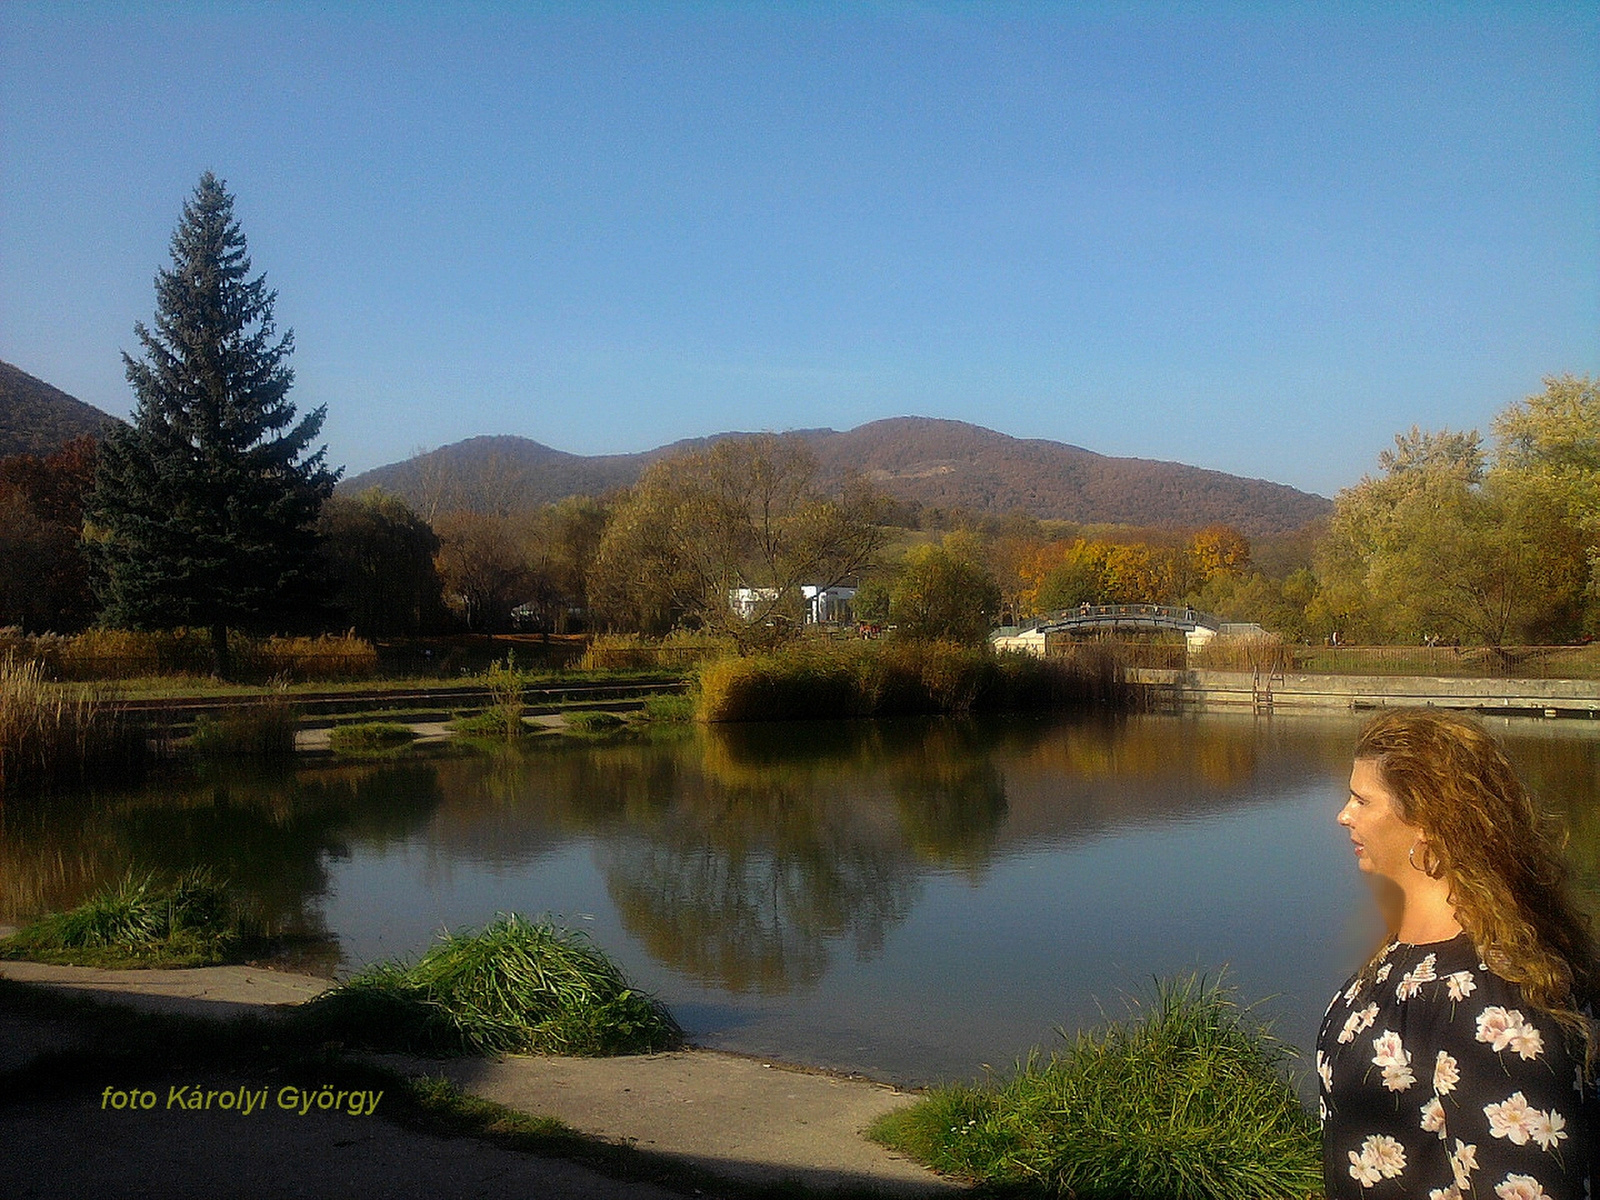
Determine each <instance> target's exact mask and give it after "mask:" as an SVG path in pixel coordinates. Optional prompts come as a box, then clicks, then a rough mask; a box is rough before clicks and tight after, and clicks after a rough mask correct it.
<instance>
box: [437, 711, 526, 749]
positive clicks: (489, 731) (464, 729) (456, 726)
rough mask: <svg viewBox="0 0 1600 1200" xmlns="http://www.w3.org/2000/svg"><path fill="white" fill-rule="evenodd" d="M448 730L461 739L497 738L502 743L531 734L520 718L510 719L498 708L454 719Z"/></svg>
mask: <svg viewBox="0 0 1600 1200" xmlns="http://www.w3.org/2000/svg"><path fill="white" fill-rule="evenodd" d="M513 720H514V721H515V723H514V724H513ZM450 728H451V729H453V730H455V732H457V733H459V734H461V735H462V736H463V737H470V738H499V739H500V740H502V741H509V740H511V739H513V738H518V737H522V736H523V735H525V734H528V733H531V732H533V731H532V730H530V729H529V728H528V726H527V725H526V724H525V723H524V722H523V720H522V718H521V716H518V717H516V718H512V717H510V716H509V715H508V714H507V713H506V711H505V710H504V709H499V708H488V709H485V710H484V711H483V712H480V713H473V714H472V715H471V716H468V717H456V718H454V719H453V720H452V721H451V722H450Z"/></svg>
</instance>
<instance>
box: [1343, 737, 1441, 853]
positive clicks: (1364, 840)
mask: <svg viewBox="0 0 1600 1200" xmlns="http://www.w3.org/2000/svg"><path fill="white" fill-rule="evenodd" d="M1339 824H1341V825H1343V826H1344V827H1345V828H1346V829H1348V830H1349V831H1350V840H1351V842H1353V843H1354V844H1355V852H1356V865H1357V866H1359V867H1360V868H1361V869H1362V870H1363V871H1365V872H1367V873H1368V874H1370V875H1380V876H1382V877H1384V878H1385V879H1392V880H1395V881H1396V882H1398V881H1399V880H1401V879H1403V878H1404V877H1405V876H1406V874H1407V873H1408V872H1413V871H1414V870H1415V868H1413V867H1412V866H1411V864H1410V862H1409V861H1407V856H1408V855H1409V854H1410V853H1411V848H1412V847H1413V846H1415V845H1416V844H1417V843H1418V842H1420V841H1421V840H1422V830H1421V829H1420V828H1418V827H1417V826H1415V825H1408V824H1406V823H1405V822H1404V821H1402V820H1401V819H1400V811H1399V808H1398V806H1397V805H1396V804H1395V799H1394V794H1393V793H1392V792H1390V791H1389V788H1388V787H1387V786H1386V785H1385V784H1384V782H1383V775H1382V773H1381V772H1380V771H1379V769H1378V762H1377V760H1376V759H1372V758H1358V759H1356V761H1355V764H1354V765H1353V766H1352V767H1351V768H1350V799H1349V800H1348V801H1346V802H1345V806H1344V807H1343V808H1342V809H1340V810H1339Z"/></svg>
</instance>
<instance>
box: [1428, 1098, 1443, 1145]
mask: <svg viewBox="0 0 1600 1200" xmlns="http://www.w3.org/2000/svg"><path fill="white" fill-rule="evenodd" d="M1422 1127H1423V1128H1424V1129H1426V1130H1427V1131H1428V1132H1429V1133H1437V1134H1438V1135H1439V1140H1440V1141H1441V1142H1442V1141H1444V1140H1445V1138H1446V1136H1448V1135H1447V1134H1446V1133H1445V1128H1444V1105H1442V1104H1440V1103H1439V1097H1437V1096H1431V1097H1429V1099H1428V1102H1427V1103H1426V1104H1424V1105H1423V1106H1422Z"/></svg>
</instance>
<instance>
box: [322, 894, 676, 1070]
mask: <svg viewBox="0 0 1600 1200" xmlns="http://www.w3.org/2000/svg"><path fill="white" fill-rule="evenodd" d="M301 1019H303V1020H304V1021H306V1022H308V1023H310V1026H311V1028H312V1030H313V1031H314V1032H315V1033H316V1034H317V1035H318V1036H323V1037H333V1038H338V1039H341V1040H344V1041H346V1042H349V1043H352V1044H359V1045H363V1046H367V1047H370V1048H372V1049H378V1050H409V1051H413V1052H420V1053H447V1054H462V1053H485V1054H498V1053H532V1054H583V1055H602V1054H646V1053H652V1052H654V1051H658V1050H666V1049H670V1048H672V1047H674V1046H677V1045H680V1044H681V1043H682V1041H683V1031H682V1030H681V1029H680V1028H679V1027H678V1023H677V1022H676V1021H674V1020H673V1019H672V1016H671V1014H670V1013H668V1012H667V1010H666V1008H665V1007H664V1006H663V1005H662V1004H661V1002H660V1001H658V1000H656V999H655V998H654V997H652V996H649V995H646V994H645V993H643V992H639V991H637V990H635V989H634V988H632V987H631V986H630V985H629V984H628V981H627V980H626V979H625V978H624V977H623V974H622V971H621V970H620V969H619V968H618V967H617V965H616V964H615V963H613V962H612V961H611V959H609V958H608V957H607V956H606V955H605V953H604V952H602V951H601V950H600V949H598V948H597V947H596V946H594V945H593V944H592V943H591V942H590V941H589V940H588V938H586V937H585V936H584V935H583V934H581V933H578V932H575V931H572V930H564V929H558V928H556V927H555V926H553V925H550V924H546V923H542V922H532V921H528V920H526V919H525V918H523V917H520V916H517V915H516V914H514V913H513V914H510V915H504V914H503V915H501V916H499V917H497V918H496V919H495V920H494V921H493V922H491V923H490V924H489V925H488V926H487V927H486V928H484V929H483V930H482V931H481V932H471V931H467V932H462V933H456V934H446V935H444V936H443V937H442V938H441V940H440V941H439V942H438V943H437V944H436V945H435V946H434V947H433V948H432V949H431V950H429V951H428V952H427V953H426V954H425V955H423V957H422V958H421V960H420V961H418V962H417V963H415V964H414V965H410V966H407V965H405V964H403V963H399V962H393V961H390V962H382V963H377V964H374V965H373V966H370V967H368V968H367V969H366V970H364V971H362V972H361V973H360V974H358V975H356V976H355V977H353V978H352V979H350V980H349V981H348V982H347V983H345V984H343V985H341V986H339V987H337V988H334V989H332V990H331V991H328V992H325V993H323V994H322V995H321V996H319V997H317V998H316V999H315V1000H314V1001H312V1002H311V1003H310V1004H308V1005H306V1006H305V1008H304V1010H303V1012H302V1015H301Z"/></svg>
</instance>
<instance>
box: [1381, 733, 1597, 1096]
mask: <svg viewBox="0 0 1600 1200" xmlns="http://www.w3.org/2000/svg"><path fill="white" fill-rule="evenodd" d="M1355 756H1356V758H1358V759H1370V760H1372V761H1374V762H1376V763H1377V766H1378V771H1379V773H1380V774H1381V776H1382V778H1383V782H1384V784H1385V785H1386V786H1387V787H1388V789H1389V791H1390V792H1391V793H1392V794H1393V796H1394V800H1395V806H1396V808H1397V810H1398V812H1399V815H1400V818H1401V820H1403V821H1405V822H1406V823H1407V824H1408V825H1414V826H1417V827H1418V828H1420V829H1421V830H1422V832H1423V835H1424V836H1425V838H1426V847H1425V849H1424V850H1423V851H1422V852H1421V854H1419V856H1418V859H1419V861H1417V862H1416V863H1415V865H1416V866H1418V867H1419V868H1422V869H1424V870H1426V871H1427V872H1428V873H1429V874H1430V875H1433V876H1434V877H1435V878H1442V879H1444V880H1445V882H1446V884H1447V885H1448V886H1449V889H1450V902H1451V904H1453V905H1454V906H1455V914H1456V920H1457V921H1459V922H1460V924H1461V928H1462V929H1464V930H1465V931H1466V932H1467V934H1468V935H1469V936H1470V937H1471V938H1472V941H1473V944H1474V945H1475V946H1476V947H1477V949H1478V953H1479V954H1480V955H1482V956H1483V961H1484V962H1486V963H1488V964H1489V966H1490V967H1491V968H1492V969H1493V970H1494V972H1495V974H1497V975H1499V976H1500V977H1501V978H1503V979H1506V980H1509V981H1510V982H1512V983H1515V984H1517V985H1518V986H1519V987H1521V989H1522V994H1523V996H1524V998H1526V1000H1527V1001H1528V1003H1529V1004H1531V1005H1533V1006H1534V1007H1536V1008H1539V1009H1542V1010H1543V1011H1544V1012H1546V1013H1548V1014H1549V1015H1550V1017H1551V1018H1552V1019H1554V1020H1555V1021H1556V1022H1557V1023H1558V1024H1559V1025H1560V1026H1561V1027H1562V1029H1563V1031H1564V1032H1565V1033H1566V1034H1567V1037H1568V1041H1569V1042H1571V1043H1572V1044H1573V1045H1574V1048H1581V1050H1582V1057H1583V1060H1584V1062H1585V1063H1586V1064H1587V1069H1588V1070H1589V1071H1591V1072H1592V1071H1593V1069H1594V1067H1595V1063H1596V1056H1597V1053H1600V1032H1597V1023H1596V1022H1595V1021H1594V1020H1593V1019H1592V1018H1591V1017H1590V1016H1589V1015H1587V1014H1586V1013H1585V1012H1584V1009H1585V1008H1588V1010H1589V1012H1593V1011H1595V1009H1596V1008H1597V1007H1600V996H1597V992H1600V964H1597V962H1596V952H1595V943H1594V938H1593V936H1592V934H1591V933H1590V930H1589V922H1588V919H1587V918H1586V917H1585V916H1584V915H1583V913H1581V912H1580V911H1579V910H1578V908H1577V907H1576V905H1574V904H1573V902H1572V898H1571V895H1570V892H1569V890H1568V886H1567V867H1566V863H1565V860H1564V858H1563V854H1562V851H1563V849H1564V847H1565V837H1564V835H1562V834H1561V833H1559V832H1558V831H1557V829H1556V828H1555V827H1554V825H1553V824H1552V823H1551V822H1550V820H1549V819H1548V818H1547V817H1546V816H1545V815H1544V814H1542V813H1541V812H1540V811H1539V809H1538V807H1537V806H1536V805H1535V803H1534V800H1533V797H1532V796H1531V795H1530V794H1529V793H1528V789H1527V788H1526V787H1524V786H1523V783H1522V780H1521V779H1519V778H1518V777H1517V773H1516V771H1515V769H1513V767H1512V766H1511V763H1510V762H1509V761H1508V760H1507V759H1506V756H1505V752H1504V751H1503V750H1502V749H1501V748H1500V744H1499V743H1498V742H1497V741H1495V739H1494V738H1492V737H1491V736H1489V734H1488V733H1486V732H1485V731H1484V729H1483V727H1482V726H1480V725H1479V724H1478V723H1477V722H1476V721H1473V720H1471V719H1470V718H1468V717H1464V716H1459V715H1456V714H1454V713H1447V712H1441V711H1437V710H1434V709H1391V710H1388V711H1386V712H1383V713H1381V714H1380V715H1378V716H1377V717H1374V718H1373V719H1372V720H1371V721H1369V722H1367V724H1366V727H1365V728H1363V729H1362V731H1361V736H1360V737H1359V738H1358V739H1357V741H1356V752H1355Z"/></svg>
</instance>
